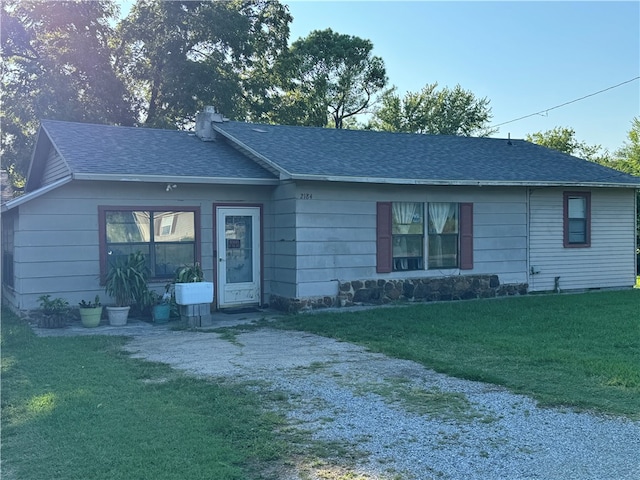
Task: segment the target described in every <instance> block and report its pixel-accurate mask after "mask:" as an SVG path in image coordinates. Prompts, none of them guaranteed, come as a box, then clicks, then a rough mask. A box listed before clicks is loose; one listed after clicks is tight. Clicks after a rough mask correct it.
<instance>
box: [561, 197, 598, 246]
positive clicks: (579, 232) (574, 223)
mask: <svg viewBox="0 0 640 480" xmlns="http://www.w3.org/2000/svg"><path fill="white" fill-rule="evenodd" d="M563 212H564V215H563V216H564V246H565V247H567V248H572V247H573V248H575V247H589V246H591V193H590V192H564V207H563Z"/></svg>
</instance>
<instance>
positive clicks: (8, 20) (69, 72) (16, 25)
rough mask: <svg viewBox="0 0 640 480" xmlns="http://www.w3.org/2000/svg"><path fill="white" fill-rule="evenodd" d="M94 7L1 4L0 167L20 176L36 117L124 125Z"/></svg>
mask: <svg viewBox="0 0 640 480" xmlns="http://www.w3.org/2000/svg"><path fill="white" fill-rule="evenodd" d="M116 14H117V7H116V6H115V4H114V2H112V1H110V0H100V1H94V2H78V1H56V2H35V1H34V2H24V1H17V0H3V2H2V6H1V9H0V16H1V19H0V21H1V23H2V29H1V32H2V36H1V40H0V48H1V53H2V59H1V64H0V65H1V68H2V71H1V81H2V90H3V93H4V95H3V97H4V101H3V104H2V110H1V120H2V132H1V137H0V138H1V149H2V168H4V169H6V170H8V171H9V174H10V176H11V177H12V181H13V183H14V184H17V185H19V184H20V183H21V182H22V181H23V180H24V176H25V175H26V171H27V168H28V164H29V161H30V157H31V149H32V146H33V141H34V137H35V132H36V128H37V125H38V121H39V120H40V119H41V118H54V119H58V120H69V121H86V122H96V123H112V124H120V125H132V124H133V123H134V120H135V110H134V109H133V108H132V103H131V98H130V96H129V93H128V91H127V89H126V88H125V86H124V84H123V83H122V82H121V81H120V79H119V78H118V77H117V75H116V74H115V73H114V70H113V68H112V63H111V60H112V56H111V53H112V50H111V48H110V42H111V41H112V39H113V30H112V28H111V27H110V23H109V22H110V21H112V20H114V19H115V18H116Z"/></svg>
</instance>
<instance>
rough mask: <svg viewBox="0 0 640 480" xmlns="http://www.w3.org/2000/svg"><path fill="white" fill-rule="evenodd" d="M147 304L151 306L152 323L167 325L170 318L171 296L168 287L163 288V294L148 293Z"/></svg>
mask: <svg viewBox="0 0 640 480" xmlns="http://www.w3.org/2000/svg"><path fill="white" fill-rule="evenodd" d="M149 303H150V305H151V316H152V318H153V321H154V323H167V322H168V321H169V317H170V316H171V294H170V293H169V285H167V287H165V292H164V293H163V294H162V295H160V294H159V293H156V292H154V291H151V292H149Z"/></svg>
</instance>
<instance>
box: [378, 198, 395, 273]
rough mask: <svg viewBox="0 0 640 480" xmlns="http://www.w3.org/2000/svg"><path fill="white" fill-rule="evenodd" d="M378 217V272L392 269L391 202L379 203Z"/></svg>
mask: <svg viewBox="0 0 640 480" xmlns="http://www.w3.org/2000/svg"><path fill="white" fill-rule="evenodd" d="M376 206H377V217H376V272H378V273H389V272H390V271H391V270H392V251H391V202H378V203H377V205H376Z"/></svg>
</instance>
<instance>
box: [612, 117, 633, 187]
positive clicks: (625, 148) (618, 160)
mask: <svg viewBox="0 0 640 480" xmlns="http://www.w3.org/2000/svg"><path fill="white" fill-rule="evenodd" d="M627 139H628V140H627V141H626V142H625V143H624V144H623V145H622V147H620V149H618V150H616V152H615V153H614V157H615V158H614V160H613V161H612V166H613V167H614V168H617V169H618V170H621V171H623V172H626V173H630V174H631V175H638V176H640V118H638V117H634V119H633V120H632V121H631V128H630V129H629V132H627Z"/></svg>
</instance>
